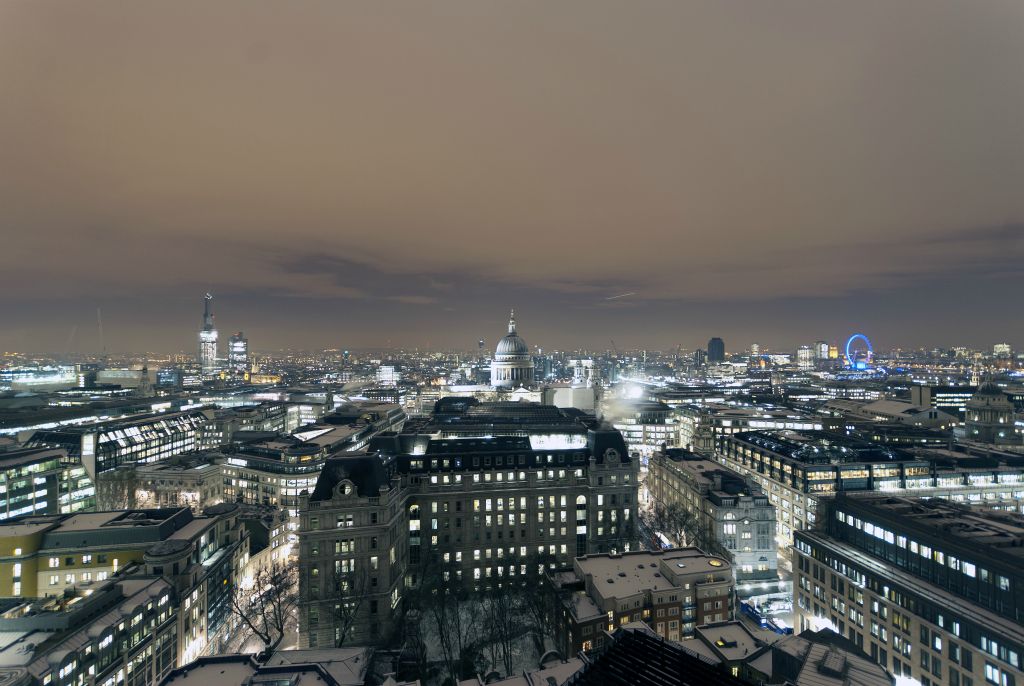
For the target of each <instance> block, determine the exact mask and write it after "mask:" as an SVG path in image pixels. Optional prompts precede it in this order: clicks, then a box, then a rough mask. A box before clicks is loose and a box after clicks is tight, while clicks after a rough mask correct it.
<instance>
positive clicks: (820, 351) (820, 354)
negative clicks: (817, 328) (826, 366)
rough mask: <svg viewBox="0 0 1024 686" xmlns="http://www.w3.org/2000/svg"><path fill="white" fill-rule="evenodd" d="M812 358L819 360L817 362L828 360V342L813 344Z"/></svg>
mask: <svg viewBox="0 0 1024 686" xmlns="http://www.w3.org/2000/svg"><path fill="white" fill-rule="evenodd" d="M814 357H815V358H817V359H819V360H827V359H828V342H826V341H817V342H816V343H815V344H814Z"/></svg>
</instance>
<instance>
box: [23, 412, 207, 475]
mask: <svg viewBox="0 0 1024 686" xmlns="http://www.w3.org/2000/svg"><path fill="white" fill-rule="evenodd" d="M213 419H214V412H213V410H211V409H201V408H197V409H190V410H182V411H180V412H157V413H151V414H146V415H142V416H137V417H132V418H129V419H123V420H111V421H104V422H96V423H93V424H82V425H78V426H64V427H61V428H57V429H43V430H40V431H36V432H34V433H33V434H32V436H31V438H30V439H29V440H28V442H27V443H26V446H27V447H31V448H43V447H53V448H63V449H64V450H65V451H66V452H67V455H68V458H69V459H70V460H71V461H73V462H75V463H77V464H79V465H81V466H82V467H84V468H85V471H86V473H87V474H88V475H89V477H90V478H91V479H93V480H94V481H95V480H96V478H97V475H99V474H101V473H103V472H106V471H109V470H112V469H115V468H117V467H119V466H120V465H124V464H146V463H149V462H157V461H158V460H162V459H164V458H168V457H171V456H173V455H178V454H180V453H184V452H188V451H192V450H201V449H204V448H207V447H213V446H214V445H217V444H219V441H217V440H216V437H214V438H212V439H209V441H208V440H207V439H206V438H205V437H206V436H207V433H208V429H209V427H210V426H211V425H212V424H213Z"/></svg>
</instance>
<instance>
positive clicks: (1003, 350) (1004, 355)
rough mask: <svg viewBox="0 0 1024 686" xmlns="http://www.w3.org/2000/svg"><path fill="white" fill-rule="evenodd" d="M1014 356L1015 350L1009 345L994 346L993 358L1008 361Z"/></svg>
mask: <svg viewBox="0 0 1024 686" xmlns="http://www.w3.org/2000/svg"><path fill="white" fill-rule="evenodd" d="M1012 355H1013V349H1012V348H1011V347H1010V344H1009V343H996V344H995V345H993V346H992V356H993V357H996V358H999V359H1001V360H1003V359H1006V360H1008V359H1010V357H1011V356H1012Z"/></svg>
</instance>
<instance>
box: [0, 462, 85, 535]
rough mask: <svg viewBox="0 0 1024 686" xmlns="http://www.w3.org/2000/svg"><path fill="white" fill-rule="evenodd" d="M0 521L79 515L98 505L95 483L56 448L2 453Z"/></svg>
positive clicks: (0, 464)
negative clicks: (96, 502) (24, 516)
mask: <svg viewBox="0 0 1024 686" xmlns="http://www.w3.org/2000/svg"><path fill="white" fill-rule="evenodd" d="M0 480H2V485H3V490H2V491H0V519H10V518H11V517H21V516H23V515H30V514H59V513H61V512H69V513H70V512H77V511H79V510H84V509H87V508H89V507H92V506H93V505H94V504H95V500H94V493H95V492H94V489H93V484H92V481H91V480H89V479H88V477H85V476H84V475H79V474H78V473H77V471H76V470H75V468H74V465H71V464H69V461H68V459H67V453H66V452H65V451H63V450H60V449H56V448H29V449H27V450H12V451H9V452H2V453H0Z"/></svg>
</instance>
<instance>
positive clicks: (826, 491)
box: [716, 431, 1024, 551]
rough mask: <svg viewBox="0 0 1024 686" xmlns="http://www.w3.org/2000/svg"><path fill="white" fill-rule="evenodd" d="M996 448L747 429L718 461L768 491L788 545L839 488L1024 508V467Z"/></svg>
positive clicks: (729, 439)
mask: <svg viewBox="0 0 1024 686" xmlns="http://www.w3.org/2000/svg"><path fill="white" fill-rule="evenodd" d="M991 452H992V451H990V450H985V451H977V452H971V451H966V450H964V451H959V452H954V451H951V450H940V449H932V450H922V449H916V450H915V451H913V452H911V451H909V450H903V449H901V448H897V447H893V446H889V445H881V444H878V443H872V442H869V441H865V440H861V439H858V438H854V437H849V436H843V435H841V434H836V433H828V432H819V431H800V432H797V431H785V432H782V431H776V432H769V431H750V432H745V433H739V434H735V435H732V436H724V437H722V438H720V439H719V446H718V451H717V453H716V460H717V461H718V462H719V463H721V464H723V465H725V466H726V467H729V468H730V469H732V470H733V471H735V472H739V473H740V474H743V475H744V476H749V477H750V478H751V479H753V480H754V481H755V482H756V483H758V484H760V486H761V489H762V490H763V491H764V492H765V493H767V494H768V497H769V499H770V500H771V503H772V504H773V505H774V506H775V513H776V517H777V521H778V526H777V529H776V536H777V539H778V542H779V547H780V549H781V550H783V551H784V550H786V549H788V548H789V547H790V546H791V545H792V544H793V534H794V532H796V531H801V530H804V529H809V528H813V526H814V524H815V522H816V518H817V515H816V510H817V507H818V504H819V503H820V502H821V500H822V499H825V498H830V497H832V496H834V495H835V494H836V493H841V492H852V491H884V492H887V493H893V494H901V493H906V494H913V495H914V496H917V497H922V498H924V497H929V498H942V499H946V500H953V501H956V502H965V503H977V504H982V503H984V504H986V505H989V506H992V507H999V508H1002V509H1009V510H1016V511H1020V510H1021V506H1022V505H1024V466H1021V465H1018V464H1017V462H1016V460H1015V457H1014V456H1012V455H1000V456H999V457H1000V458H1002V459H1000V460H999V461H997V462H996V463H995V464H993V460H992V459H991V458H992V457H995V455H991Z"/></svg>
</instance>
